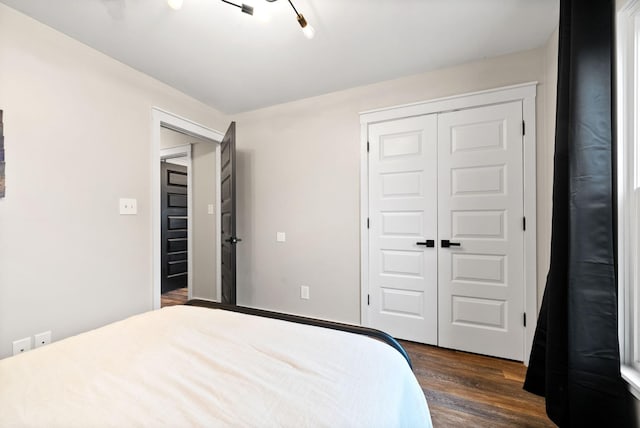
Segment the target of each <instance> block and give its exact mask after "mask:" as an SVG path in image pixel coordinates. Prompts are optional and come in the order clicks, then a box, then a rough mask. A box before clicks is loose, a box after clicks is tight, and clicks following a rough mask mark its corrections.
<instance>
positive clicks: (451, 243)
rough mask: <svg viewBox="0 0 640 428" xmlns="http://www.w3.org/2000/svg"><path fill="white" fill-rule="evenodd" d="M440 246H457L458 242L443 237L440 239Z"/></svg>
mask: <svg viewBox="0 0 640 428" xmlns="http://www.w3.org/2000/svg"><path fill="white" fill-rule="evenodd" d="M440 246H441V247H442V248H449V247H459V246H460V243H459V242H451V241H449V240H448V239H443V240H442V241H440Z"/></svg>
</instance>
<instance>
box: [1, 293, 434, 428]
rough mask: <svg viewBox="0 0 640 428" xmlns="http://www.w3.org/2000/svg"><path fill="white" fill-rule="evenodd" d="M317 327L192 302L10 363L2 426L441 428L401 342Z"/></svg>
mask: <svg viewBox="0 0 640 428" xmlns="http://www.w3.org/2000/svg"><path fill="white" fill-rule="evenodd" d="M203 306H209V307H203ZM242 312H246V313H242ZM287 317H290V318H291V319H288V320H286V319H276V318H287ZM293 321H295V322H293ZM315 321H316V320H310V319H308V318H299V317H291V316H287V315H278V314H274V313H270V312H266V311H256V310H251V309H242V308H240V309H238V308H228V307H224V306H221V305H215V304H207V303H201V302H200V303H199V302H191V304H190V305H185V306H172V307H168V308H164V309H161V310H157V311H152V312H147V313H144V314H140V315H136V316H133V317H131V318H128V319H125V320H123V321H119V322H116V323H113V324H110V325H107V326H105V327H102V328H99V329H96V330H93V331H90V332H87V333H83V334H80V335H78V336H74V337H71V338H68V339H65V340H61V341H59V342H55V343H52V344H50V345H48V346H45V347H41V348H38V349H35V350H33V351H29V352H26V353H24V354H20V355H17V356H15V357H10V358H6V359H4V360H0V426H2V427H14V426H29V427H134V426H152V427H161V426H167V427H191V426H202V427H215V426H245V427H273V426H282V427H305V426H308V427H315V426H326V427H359V426H361V427H394V426H406V427H429V426H431V419H430V415H429V409H428V407H427V403H426V400H425V397H424V394H423V392H422V390H421V388H420V386H419V385H418V382H417V380H416V378H415V376H414V375H413V372H412V371H411V368H410V361H409V360H408V357H407V356H406V354H405V353H404V350H402V348H401V347H400V346H399V345H398V346H397V347H396V346H395V345H394V344H393V342H395V341H394V340H393V339H391V340H388V339H387V336H386V335H384V334H383V333H381V332H376V331H375V330H369V329H362V330H363V331H359V330H360V329H361V328H360V327H355V326H346V325H342V324H336V323H326V325H323V326H321V327H319V326H316V325H309V324H314V323H315ZM319 323H320V324H322V323H323V322H319ZM343 329H344V330H347V331H342V330H343ZM385 342H387V343H385ZM396 343H397V342H396ZM398 347H399V349H398Z"/></svg>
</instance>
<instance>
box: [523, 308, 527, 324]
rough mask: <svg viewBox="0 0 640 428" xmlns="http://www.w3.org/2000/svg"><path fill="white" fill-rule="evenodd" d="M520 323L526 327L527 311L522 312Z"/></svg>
mask: <svg viewBox="0 0 640 428" xmlns="http://www.w3.org/2000/svg"><path fill="white" fill-rule="evenodd" d="M522 324H523V325H524V326H525V327H526V326H527V313H526V312H524V313H523V314H522Z"/></svg>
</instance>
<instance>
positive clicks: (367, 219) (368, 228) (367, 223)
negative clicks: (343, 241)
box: [367, 217, 369, 229]
mask: <svg viewBox="0 0 640 428" xmlns="http://www.w3.org/2000/svg"><path fill="white" fill-rule="evenodd" d="M367 229H369V217H367Z"/></svg>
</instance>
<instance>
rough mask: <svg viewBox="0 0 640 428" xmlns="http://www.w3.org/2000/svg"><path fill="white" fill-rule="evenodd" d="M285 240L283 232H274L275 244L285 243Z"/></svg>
mask: <svg viewBox="0 0 640 428" xmlns="http://www.w3.org/2000/svg"><path fill="white" fill-rule="evenodd" d="M286 240H287V234H286V233H284V232H276V242H285V241H286Z"/></svg>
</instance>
